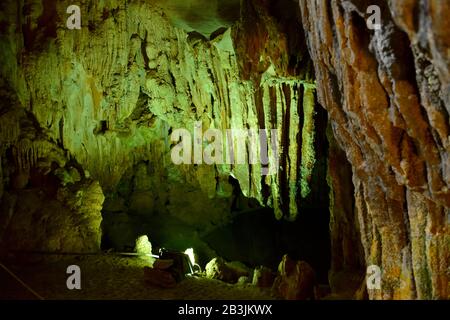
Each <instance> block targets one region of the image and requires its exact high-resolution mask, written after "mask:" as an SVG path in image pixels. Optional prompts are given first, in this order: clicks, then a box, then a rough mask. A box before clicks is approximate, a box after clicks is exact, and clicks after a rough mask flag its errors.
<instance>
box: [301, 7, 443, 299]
mask: <svg viewBox="0 0 450 320" xmlns="http://www.w3.org/2000/svg"><path fill="white" fill-rule="evenodd" d="M369 5H378V6H379V8H380V9H381V23H380V26H381V28H380V29H379V30H369V29H368V27H367V26H366V19H367V18H368V17H369V16H370V15H369V14H367V13H366V9H367V8H368V6H369ZM300 7H301V12H302V22H303V26H304V29H305V33H306V35H307V43H308V48H309V52H310V54H311V57H312V60H313V62H314V66H315V71H316V78H317V88H318V97H319V102H320V104H321V105H322V106H324V107H325V108H326V109H327V111H328V114H329V118H330V123H331V127H332V130H333V134H334V137H335V139H336V141H337V143H338V145H339V147H340V148H341V149H342V150H343V151H344V152H345V155H346V158H347V159H348V160H349V162H350V163H351V167H352V172H353V186H354V199H355V208H354V210H356V215H357V217H358V219H357V220H358V221H357V224H359V232H360V234H361V242H362V245H363V248H364V257H365V263H366V265H367V266H369V265H378V266H380V268H381V270H382V290H381V291H376V290H373V291H372V290H369V295H370V298H374V299H381V298H382V299H392V298H394V299H414V298H419V299H431V298H433V299H436V298H441V299H447V298H448V294H449V292H448V272H449V269H448V266H449V265H448V262H449V230H448V221H449V205H450V191H449V189H448V187H449V182H450V173H449V164H450V163H449V157H448V151H449V108H450V96H449V94H450V90H449V88H450V87H449V86H450V74H449V66H450V56H449V43H450V37H449V34H448V27H449V22H448V19H447V14H448V13H449V12H450V3H449V2H448V1H440V0H436V1H326V0H319V1H316V0H301V1H300ZM333 167H335V168H337V167H338V166H337V165H336V164H334V165H333ZM332 176H333V178H332V181H335V183H336V184H335V185H334V186H335V192H336V193H338V196H339V197H341V195H342V191H338V190H336V188H337V187H339V183H341V182H342V181H343V180H342V179H339V175H338V174H336V173H335V174H333V175H332ZM338 208H339V205H338ZM341 208H342V205H341ZM342 243H343V244H344V245H345V242H344V241H343V242H342ZM352 250H355V248H352ZM343 252H345V250H343ZM344 257H345V256H344Z"/></svg>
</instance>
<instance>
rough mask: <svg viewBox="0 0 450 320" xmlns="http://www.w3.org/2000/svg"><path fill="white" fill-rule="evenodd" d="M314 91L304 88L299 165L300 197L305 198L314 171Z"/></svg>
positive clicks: (309, 189) (307, 87)
mask: <svg viewBox="0 0 450 320" xmlns="http://www.w3.org/2000/svg"><path fill="white" fill-rule="evenodd" d="M314 107H315V98H314V89H313V88H311V87H309V86H305V91H304V98H303V117H304V120H303V121H304V122H303V128H302V151H301V152H302V164H301V180H300V187H301V196H302V197H303V198H306V197H307V196H308V194H309V193H310V192H311V188H310V186H309V181H310V180H311V175H312V171H313V169H314V164H315V162H316V159H315V151H314V149H315V148H314V135H315V132H314V130H315V126H314V114H315V111H314Z"/></svg>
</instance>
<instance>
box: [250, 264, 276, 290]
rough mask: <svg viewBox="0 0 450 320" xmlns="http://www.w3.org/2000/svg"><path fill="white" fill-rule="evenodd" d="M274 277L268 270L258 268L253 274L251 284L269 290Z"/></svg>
mask: <svg viewBox="0 0 450 320" xmlns="http://www.w3.org/2000/svg"><path fill="white" fill-rule="evenodd" d="M275 276H276V275H275V274H274V273H273V272H272V270H270V269H269V268H267V267H264V266H259V267H257V268H255V271H254V272H253V279H252V284H253V285H255V286H257V287H260V288H270V287H272V285H273V282H274V280H275Z"/></svg>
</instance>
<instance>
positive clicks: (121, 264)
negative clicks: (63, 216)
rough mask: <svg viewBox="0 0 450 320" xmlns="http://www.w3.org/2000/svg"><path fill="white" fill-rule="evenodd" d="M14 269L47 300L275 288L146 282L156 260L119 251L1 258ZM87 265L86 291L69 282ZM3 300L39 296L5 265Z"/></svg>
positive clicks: (262, 293)
mask: <svg viewBox="0 0 450 320" xmlns="http://www.w3.org/2000/svg"><path fill="white" fill-rule="evenodd" d="M0 261H1V262H2V264H3V265H5V266H6V267H7V268H8V269H9V270H10V271H12V272H13V273H14V274H15V275H16V276H18V277H19V278H20V279H21V280H22V281H23V282H24V283H26V284H27V285H28V286H29V287H30V288H32V289H33V290H34V291H35V292H36V293H38V294H39V295H40V296H42V297H43V298H44V299H46V300H59V299H67V300H71V299H76V300H154V299H160V300H172V299H175V300H203V299H207V300H220V299H222V300H268V299H273V297H272V296H271V295H270V291H269V290H264V289H260V288H257V287H254V286H251V285H246V286H244V285H231V284H227V283H224V282H221V281H217V280H211V279H206V278H200V277H189V278H187V279H185V280H184V281H182V282H180V283H179V284H178V285H177V286H176V287H175V288H173V289H163V288H158V287H154V286H150V285H149V284H146V283H145V281H144V278H143V267H144V266H146V265H147V266H148V265H151V263H150V262H148V261H144V260H142V259H140V258H136V257H121V256H115V255H86V256H61V255H57V256H55V255H50V256H46V255H32V256H29V257H27V258H26V263H25V262H24V261H25V260H24V259H23V258H21V259H20V261H19V260H17V258H15V259H8V260H3V259H2V260H0ZM70 265H77V266H79V267H80V269H81V290H69V289H68V288H67V286H66V281H67V278H68V277H69V276H70V274H67V273H66V271H67V267H68V266H70ZM0 299H2V300H4V299H26V300H28V299H37V298H36V297H35V296H34V295H33V294H31V293H30V292H29V291H28V290H27V289H25V288H24V287H23V286H22V285H20V284H19V283H18V282H17V280H15V279H14V278H12V277H11V276H10V275H9V274H8V273H7V272H6V271H5V270H3V268H0Z"/></svg>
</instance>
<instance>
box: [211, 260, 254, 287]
mask: <svg viewBox="0 0 450 320" xmlns="http://www.w3.org/2000/svg"><path fill="white" fill-rule="evenodd" d="M205 272H206V276H207V277H208V278H210V279H218V280H222V281H224V282H228V283H236V282H237V281H238V280H239V278H241V277H244V276H248V275H249V271H248V268H247V267H245V266H244V265H242V264H241V263H239V262H226V261H225V260H223V259H222V258H214V259H212V260H211V261H210V262H208V264H207V265H206V267H205Z"/></svg>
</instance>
